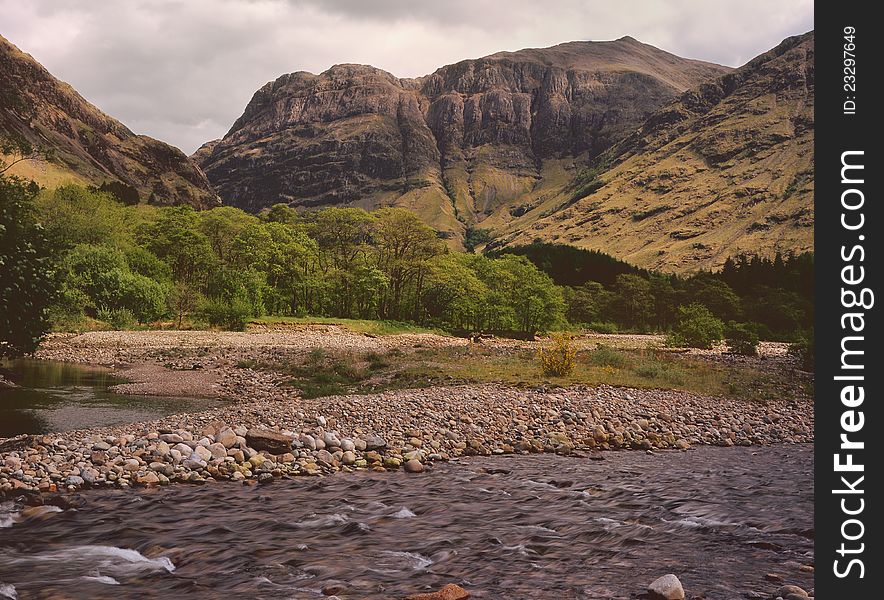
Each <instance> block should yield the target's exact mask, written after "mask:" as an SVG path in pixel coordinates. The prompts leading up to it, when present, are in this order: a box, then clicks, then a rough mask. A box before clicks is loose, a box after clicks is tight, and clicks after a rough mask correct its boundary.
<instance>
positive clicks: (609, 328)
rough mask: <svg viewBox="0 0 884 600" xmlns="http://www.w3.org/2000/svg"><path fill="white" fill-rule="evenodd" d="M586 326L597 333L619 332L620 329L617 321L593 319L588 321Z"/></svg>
mask: <svg viewBox="0 0 884 600" xmlns="http://www.w3.org/2000/svg"><path fill="white" fill-rule="evenodd" d="M586 328H587V329H588V330H589V331H594V332H595V333H617V332H618V331H620V328H619V327H617V323H613V322H611V321H593V322H591V323H587V324H586Z"/></svg>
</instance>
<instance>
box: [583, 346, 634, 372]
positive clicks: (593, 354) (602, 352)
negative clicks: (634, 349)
mask: <svg viewBox="0 0 884 600" xmlns="http://www.w3.org/2000/svg"><path fill="white" fill-rule="evenodd" d="M587 360H588V362H589V364H591V365H594V366H596V367H611V368H614V369H622V368H623V367H625V366H626V363H627V359H626V354H624V353H623V352H620V351H619V350H615V349H614V348H612V347H610V346H607V345H605V344H599V345H598V346H596V347H595V348H593V349H592V350H591V351H590V352H589V357H588V359H587Z"/></svg>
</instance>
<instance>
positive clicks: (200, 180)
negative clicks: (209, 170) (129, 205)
mask: <svg viewBox="0 0 884 600" xmlns="http://www.w3.org/2000/svg"><path fill="white" fill-rule="evenodd" d="M0 136H4V137H7V138H9V137H15V138H20V139H24V140H27V141H28V142H30V143H31V144H33V145H34V146H36V147H39V148H40V149H41V150H44V151H47V152H48V153H49V154H48V155H49V157H50V158H49V160H46V161H42V160H41V161H36V162H35V161H28V162H23V163H19V164H17V165H15V166H14V167H12V169H11V170H10V171H9V173H11V174H19V175H23V176H27V177H30V178H32V179H34V180H36V181H37V182H38V183H41V184H44V185H56V184H59V183H64V182H68V181H76V182H80V183H87V184H91V185H101V184H103V183H111V182H122V183H124V184H126V185H128V186H132V187H134V188H135V189H136V190H137V191H138V193H139V196H140V197H141V199H142V200H145V201H146V200H150V201H152V202H156V203H158V204H182V203H184V204H190V205H193V206H195V207H198V208H206V207H210V206H215V205H218V204H219V200H218V197H217V195H216V194H215V192H214V191H213V190H212V187H211V185H210V184H209V181H208V180H207V179H206V176H205V174H204V173H203V172H202V170H201V169H200V168H199V167H198V166H197V165H196V163H194V162H193V161H191V160H190V159H189V158H188V157H187V156H185V155H184V153H183V152H181V151H180V150H178V149H177V148H174V147H172V146H170V145H168V144H164V143H163V142H160V141H157V140H155V139H152V138H149V137H147V136H143V135H136V134H134V133H132V132H131V131H130V130H129V129H127V128H126V127H125V126H124V125H123V124H122V123H120V122H119V121H117V120H116V119H113V118H111V117H109V116H107V115H106V114H104V113H103V112H101V111H100V110H98V109H97V108H96V107H95V106H93V105H92V104H90V103H89V102H87V101H86V100H85V99H84V98H83V97H82V96H80V94H78V93H77V92H76V91H75V90H74V89H73V88H72V87H71V86H69V85H68V84H66V83H64V82H62V81H59V80H58V79H56V78H55V77H53V76H52V75H51V74H50V73H49V72H48V71H47V70H46V69H44V68H43V66H42V65H40V63H38V62H37V61H36V60H34V59H33V58H32V57H31V56H30V55H28V54H25V53H24V52H22V51H20V50H19V49H18V48H16V47H15V46H14V45H13V44H11V43H10V42H9V41H7V40H6V39H5V38H3V37H2V36H0Z"/></svg>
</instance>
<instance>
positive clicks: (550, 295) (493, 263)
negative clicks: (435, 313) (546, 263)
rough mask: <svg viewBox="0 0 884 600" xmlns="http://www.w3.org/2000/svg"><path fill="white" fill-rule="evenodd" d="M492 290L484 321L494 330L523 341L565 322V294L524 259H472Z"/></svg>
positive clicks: (504, 257)
mask: <svg viewBox="0 0 884 600" xmlns="http://www.w3.org/2000/svg"><path fill="white" fill-rule="evenodd" d="M469 258H471V259H472V260H471V263H470V264H471V265H472V266H473V268H475V270H476V272H477V274H478V276H479V279H480V280H481V281H482V282H483V283H484V284H485V285H486V286H487V287H488V293H487V294H486V296H485V299H486V302H485V306H484V309H483V315H482V317H483V318H482V321H483V323H484V324H485V326H486V327H487V328H489V329H492V330H501V329H513V330H516V331H517V332H518V333H519V334H520V335H521V336H523V337H528V338H530V337H533V336H534V334H536V333H537V332H538V331H545V330H547V329H550V328H552V327H554V326H556V325H558V324H560V323H561V322H562V321H564V314H565V301H564V299H563V297H562V290H561V288H559V287H558V286H556V285H555V284H554V283H553V281H552V279H551V278H550V277H549V275H547V274H546V273H544V272H542V271H541V270H540V269H538V268H537V267H535V266H534V265H533V264H532V263H531V262H530V261H529V260H528V259H527V258H525V257H524V256H516V255H514V254H504V255H502V256H501V257H500V258H495V259H488V258H485V257H469Z"/></svg>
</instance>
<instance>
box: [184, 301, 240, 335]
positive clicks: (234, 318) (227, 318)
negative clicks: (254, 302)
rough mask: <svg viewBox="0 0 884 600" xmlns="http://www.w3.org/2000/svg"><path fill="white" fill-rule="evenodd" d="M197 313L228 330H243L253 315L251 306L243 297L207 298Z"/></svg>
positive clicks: (212, 323) (207, 320)
mask: <svg viewBox="0 0 884 600" xmlns="http://www.w3.org/2000/svg"><path fill="white" fill-rule="evenodd" d="M197 314H198V315H199V317H200V318H201V319H203V320H204V321H205V322H206V323H208V324H209V325H212V326H213V327H221V328H223V329H226V330H228V331H243V330H244V329H245V328H246V324H247V323H248V322H249V319H251V317H252V311H251V307H250V306H249V304H248V302H246V301H245V300H244V299H242V298H232V299H230V300H220V299H211V300H207V301H205V302H204V303H203V305H202V306H200V308H199V311H198V313H197Z"/></svg>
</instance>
